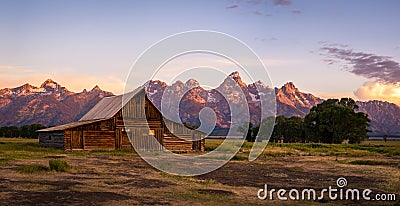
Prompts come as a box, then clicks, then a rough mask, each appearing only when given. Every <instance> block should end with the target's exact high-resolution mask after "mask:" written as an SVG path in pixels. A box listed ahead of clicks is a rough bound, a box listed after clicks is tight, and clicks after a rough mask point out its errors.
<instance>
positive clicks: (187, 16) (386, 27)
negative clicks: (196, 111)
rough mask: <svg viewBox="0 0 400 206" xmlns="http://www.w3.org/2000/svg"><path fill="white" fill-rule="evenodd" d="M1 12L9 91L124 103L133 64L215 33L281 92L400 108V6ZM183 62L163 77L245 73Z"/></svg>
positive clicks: (25, 2)
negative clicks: (159, 48) (163, 43)
mask: <svg viewBox="0 0 400 206" xmlns="http://www.w3.org/2000/svg"><path fill="white" fill-rule="evenodd" d="M0 3H1V6H0V45H1V46H0V57H1V58H0V88H5V87H8V88H10V87H16V86H20V85H22V84H24V83H30V84H33V85H40V84H41V83H42V82H44V81H45V80H46V79H48V78H50V79H53V80H54V81H56V82H58V83H60V84H61V85H63V86H66V87H67V88H68V89H70V90H72V91H76V92H78V91H82V90H83V89H85V88H86V89H91V88H92V87H94V86H95V85H99V86H100V87H101V88H102V89H104V90H107V91H111V92H114V93H115V94H121V93H122V92H123V91H124V85H125V81H126V79H127V76H128V75H129V72H130V69H131V68H132V65H133V64H134V62H135V61H136V60H137V59H138V58H139V57H140V55H141V54H142V53H143V52H144V51H146V50H147V49H148V48H149V47H150V46H151V45H153V44H155V43H156V42H158V41H160V40H161V39H164V38H166V37H168V36H171V35H174V34H176V33H181V32H185V31H191V30H211V31H217V32H221V33H225V34H228V35H230V36H232V37H234V38H237V39H238V40H240V41H242V42H243V43H245V44H246V45H247V46H248V47H250V48H251V49H252V50H253V51H254V52H255V53H256V54H257V55H258V57H259V58H260V60H261V61H262V62H263V63H264V65H265V67H266V69H267V71H268V73H269V77H270V79H271V81H272V84H273V86H276V87H281V86H282V85H283V84H285V83H286V82H289V81H292V82H294V83H295V85H296V86H297V87H298V88H299V89H300V90H302V91H306V92H310V93H313V94H314V95H316V96H319V97H322V98H338V97H352V98H354V99H357V100H372V99H378V100H384V101H390V102H394V103H397V104H398V105H400V66H399V62H400V27H399V26H398V19H400V12H398V10H399V9H400V1H397V0H374V1H373V0H335V1H334V0H202V1H194V0H158V1H155V0H147V1H128V0H126V1H123V0H114V1H101V0H97V1H94V0H85V1H74V0H69V1H62V0H58V1H44V0H36V1H33V0H32V1H29V0H10V1H7V0H0ZM178 60H179V59H176V60H174V63H171V64H169V65H168V66H167V67H166V68H165V69H164V73H160V74H159V76H158V77H159V78H160V79H162V80H168V79H169V80H171V79H174V80H175V79H176V78H173V77H170V76H168V71H169V70H168V68H174V66H175V65H180V66H181V67H183V68H184V67H185V66H186V67H192V66H195V64H196V63H199V64H201V65H202V63H204V62H205V61H208V62H209V63H207V64H213V66H215V67H221V68H222V70H223V71H224V72H225V73H230V72H232V71H234V70H237V68H235V66H234V65H232V64H223V63H221V62H222V61H221V60H220V59H218V58H217V57H205V56H204V55H197V56H196V55H194V56H192V57H190V58H188V57H186V58H182V59H181V61H178ZM218 62H219V63H218ZM249 69H250V68H249ZM260 80H261V81H267V80H266V79H260ZM200 83H202V82H201V81H200ZM248 83H250V82H248Z"/></svg>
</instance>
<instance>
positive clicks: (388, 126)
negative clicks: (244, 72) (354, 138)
mask: <svg viewBox="0 0 400 206" xmlns="http://www.w3.org/2000/svg"><path fill="white" fill-rule="evenodd" d="M232 80H233V81H235V82H236V83H237V85H238V86H232ZM146 89H147V94H148V97H149V99H150V100H151V101H152V102H153V103H154V105H155V106H156V107H158V108H159V109H160V108H161V101H162V98H161V97H162V96H163V94H164V92H166V93H165V94H168V95H169V96H171V95H172V96H173V97H175V98H177V99H181V101H180V103H179V105H176V106H179V108H178V110H179V117H180V118H181V120H182V122H187V123H189V124H191V125H198V124H199V116H198V115H199V112H200V110H201V109H203V108H205V107H209V108H211V109H212V110H213V111H214V112H215V114H216V126H217V128H229V127H230V123H231V116H230V113H231V111H230V107H229V105H228V103H227V100H228V101H229V102H233V107H234V109H237V110H239V111H241V112H242V111H243V112H244V111H246V109H247V108H246V107H248V109H249V112H250V119H251V121H252V122H253V123H255V124H257V123H258V122H259V120H260V111H261V110H260V98H263V97H264V96H268V94H271V93H272V94H273V93H275V95H276V106H277V107H276V110H277V115H284V116H286V117H290V116H301V117H304V116H305V115H306V114H307V113H308V112H309V111H310V109H311V108H312V107H313V106H315V105H317V104H319V103H321V102H322V101H323V99H321V98H318V97H316V96H314V95H313V94H310V93H305V92H302V91H300V90H299V89H298V88H296V86H295V85H294V83H293V82H288V83H286V84H285V85H283V86H282V87H280V88H270V87H268V86H266V85H265V84H263V83H262V82H261V81H257V82H255V83H251V84H246V83H244V82H243V81H242V79H241V77H240V75H239V73H238V72H233V73H232V74H230V75H229V78H228V77H227V78H226V79H225V80H224V82H222V83H221V84H220V85H219V86H218V87H217V88H215V89H211V90H205V89H204V88H202V87H201V86H200V84H199V82H197V81H196V80H195V79H189V80H188V81H186V82H185V83H184V82H181V81H177V82H175V83H173V84H172V85H170V86H168V85H167V84H166V83H165V82H162V81H159V80H154V81H149V82H148V83H147V84H146ZM239 89H240V90H241V91H239ZM223 94H226V95H225V97H224V96H223ZM112 95H113V94H112V93H111V92H107V91H103V90H101V89H100V88H99V87H98V86H95V87H94V88H93V89H91V90H89V91H87V90H83V91H82V92H77V93H75V92H72V91H69V90H68V89H67V88H65V87H63V86H61V85H59V84H58V83H56V82H54V81H53V80H51V79H48V80H46V81H45V82H43V84H42V85H41V86H40V87H36V86H32V85H30V84H24V85H22V86H20V87H16V88H5V89H1V90H0V126H11V125H13V126H22V125H25V124H34V123H37V124H43V125H46V126H49V125H59V124H63V123H68V122H72V121H76V120H78V119H80V117H82V116H83V115H84V114H85V113H86V112H87V111H89V110H90V109H91V108H92V107H93V106H94V105H95V104H96V103H97V102H98V101H100V100H101V99H102V98H103V97H107V96H112ZM225 98H226V99H227V100H226V99H225ZM243 101H245V102H247V105H243ZM241 102H242V103H241ZM357 105H358V106H359V107H360V108H359V111H360V112H364V113H366V114H368V116H369V118H370V120H371V126H370V130H372V132H371V133H370V135H384V134H388V135H396V136H398V135H400V118H399V116H400V107H399V106H398V105H396V104H393V103H389V102H383V101H376V100H374V101H368V102H362V101H357ZM163 106H165V105H163ZM167 106H174V105H167Z"/></svg>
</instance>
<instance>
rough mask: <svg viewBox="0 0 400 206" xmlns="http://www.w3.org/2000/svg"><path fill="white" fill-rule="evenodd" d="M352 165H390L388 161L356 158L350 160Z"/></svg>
mask: <svg viewBox="0 0 400 206" xmlns="http://www.w3.org/2000/svg"><path fill="white" fill-rule="evenodd" d="M349 164H352V165H389V163H388V162H383V161H376V160H354V161H351V162H349Z"/></svg>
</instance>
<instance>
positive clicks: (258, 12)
mask: <svg viewBox="0 0 400 206" xmlns="http://www.w3.org/2000/svg"><path fill="white" fill-rule="evenodd" d="M253 14H255V15H262V13H261V12H260V11H258V10H257V11H254V12H253Z"/></svg>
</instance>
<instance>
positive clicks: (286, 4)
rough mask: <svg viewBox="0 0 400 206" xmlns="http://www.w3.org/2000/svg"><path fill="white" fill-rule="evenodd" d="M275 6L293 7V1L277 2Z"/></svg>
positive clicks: (282, 0)
mask: <svg viewBox="0 0 400 206" xmlns="http://www.w3.org/2000/svg"><path fill="white" fill-rule="evenodd" d="M274 5H275V6H291V5H292V1H291V0H275V1H274Z"/></svg>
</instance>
